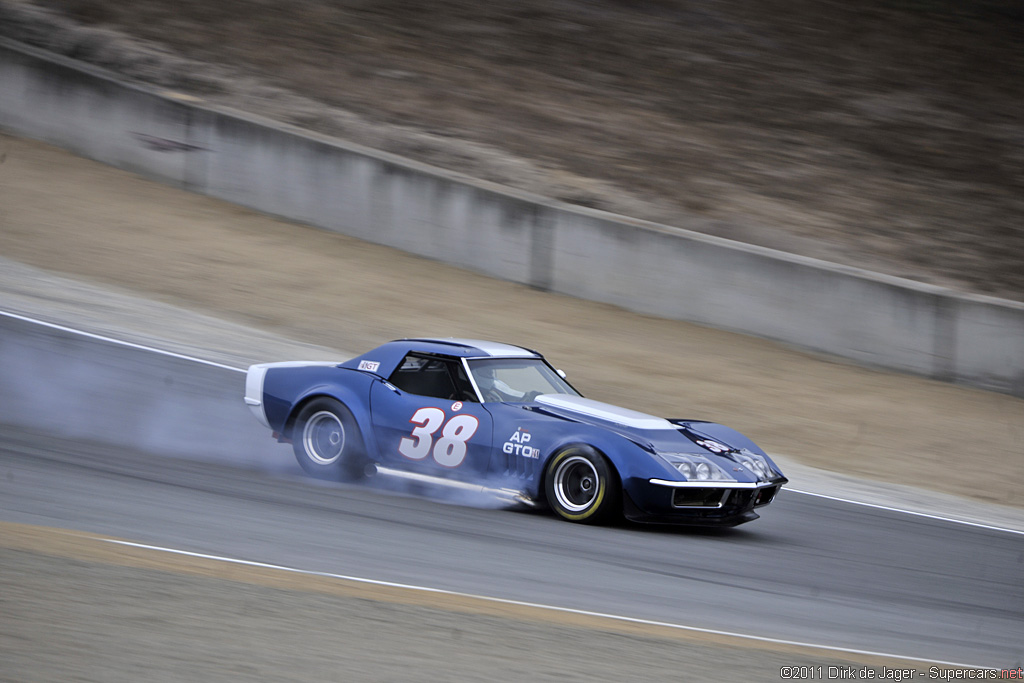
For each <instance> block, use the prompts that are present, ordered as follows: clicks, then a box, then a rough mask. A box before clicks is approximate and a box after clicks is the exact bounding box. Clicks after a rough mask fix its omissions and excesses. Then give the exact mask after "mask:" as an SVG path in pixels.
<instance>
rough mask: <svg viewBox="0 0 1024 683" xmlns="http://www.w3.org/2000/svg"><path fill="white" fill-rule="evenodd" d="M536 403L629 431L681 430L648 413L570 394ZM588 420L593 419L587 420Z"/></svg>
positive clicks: (545, 397)
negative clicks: (608, 423)
mask: <svg viewBox="0 0 1024 683" xmlns="http://www.w3.org/2000/svg"><path fill="white" fill-rule="evenodd" d="M534 401H536V402H537V403H539V404H540V405H542V406H545V407H549V408H556V409H559V410H564V411H566V412H569V413H572V414H573V415H575V416H577V417H579V418H580V419H582V420H584V421H587V422H591V421H593V420H599V421H601V422H610V423H612V424H615V425H618V426H620V427H625V428H627V429H641V430H644V431H650V430H662V429H665V430H673V431H674V430H677V429H679V427H678V426H676V425H674V424H672V423H671V422H669V421H668V420H666V419H664V418H661V417H655V416H654V415H648V414H647V413H641V412H639V411H636V410H629V409H628V408H620V407H619V406H613V405H611V404H610V403H602V402H601V401H595V400H593V399H590V398H583V397H582V396H572V395H570V394H541V395H540V396H538V397H537V398H535V399H534ZM586 418H591V419H590V420H587V419H586Z"/></svg>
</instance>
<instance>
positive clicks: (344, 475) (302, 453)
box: [292, 398, 369, 481]
mask: <svg viewBox="0 0 1024 683" xmlns="http://www.w3.org/2000/svg"><path fill="white" fill-rule="evenodd" d="M292 444H293V448H294V450H295V459H296V460H298V461H299V465H301V466H302V469H303V470H305V471H306V474H309V475H311V476H314V477H316V478H318V479H329V480H333V481H355V480H357V479H361V478H363V477H365V476H366V473H367V468H368V466H369V461H368V460H367V458H366V451H365V449H364V446H363V438H362V434H361V433H360V432H359V426H358V425H357V424H356V420H355V418H354V417H353V416H352V412H351V411H350V410H349V409H348V408H346V407H345V405H344V404H342V403H341V402H339V401H336V400H334V399H332V398H318V399H314V400H312V401H310V402H309V403H307V404H306V405H305V406H303V407H302V409H301V410H300V411H299V414H298V416H297V417H296V418H295V426H294V428H293V429H292Z"/></svg>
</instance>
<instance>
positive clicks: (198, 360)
mask: <svg viewBox="0 0 1024 683" xmlns="http://www.w3.org/2000/svg"><path fill="white" fill-rule="evenodd" d="M0 315H5V316H7V317H8V318H15V319H17V320H21V321H24V322H28V323H34V324H36V325H42V326H43V327H49V328H50V329H53V330H60V331H61V332H70V333H72V334H77V335H80V336H82V337H88V338H89V339H97V340H99V341H104V342H107V343H110V344H117V345H118V346H126V347H128V348H130V349H137V350H139V351H149V352H151V353H157V354H160V355H161V356H170V357H171V358H180V359H181V360H189V361H192V362H194V363H202V364H203V365H210V366H212V367H215V368H221V369H223V370H233V371H235V372H245V369H244V368H236V367H233V366H231V365H224V364H222V363H215V362H214V361H212V360H204V359H202V358H196V357H194V356H186V355H185V354H182V353H174V352H173V351H165V350H163V349H158V348H156V347H153V346H143V345H142V344H136V343H134V342H129V341H124V340H123V339H115V338H113V337H105V336H103V335H102V334H95V333H93V332H86V331H85V330H77V329H75V328H73V327H65V326H64V325H57V324H55V323H48V322H46V321H45V320H38V319H36V318H29V317H28V316H24V315H19V314H17V313H10V312H8V311H0Z"/></svg>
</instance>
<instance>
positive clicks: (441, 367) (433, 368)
mask: <svg viewBox="0 0 1024 683" xmlns="http://www.w3.org/2000/svg"><path fill="white" fill-rule="evenodd" d="M388 381H389V382H391V383H392V384H394V385H395V386H396V387H398V388H399V389H401V390H402V391H407V392H409V393H410V394H417V395H419V396H432V397H434V398H441V399H446V400H453V401H463V400H474V399H473V398H471V397H472V395H473V394H472V388H471V385H470V384H469V381H468V380H467V379H466V375H465V372H463V370H462V364H461V363H459V362H458V361H456V360H451V359H446V358H436V357H431V356H420V355H416V354H412V353H410V354H409V355H408V356H406V357H405V358H404V359H403V360H402V363H401V364H400V365H399V366H398V368H397V369H396V370H395V371H394V372H393V373H391V377H389V378H388ZM467 390H468V393H467Z"/></svg>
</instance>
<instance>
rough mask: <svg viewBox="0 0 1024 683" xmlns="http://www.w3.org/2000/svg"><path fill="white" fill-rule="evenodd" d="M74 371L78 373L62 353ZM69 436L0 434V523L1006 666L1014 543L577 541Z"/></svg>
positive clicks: (893, 519)
mask: <svg viewBox="0 0 1024 683" xmlns="http://www.w3.org/2000/svg"><path fill="white" fill-rule="evenodd" d="M50 338H51V335H50V334H47V335H42V336H40V337H38V338H37V339H36V340H35V341H34V342H32V343H31V344H29V346H31V347H32V348H33V350H34V351H35V352H38V353H40V354H44V355H47V354H48V356H47V357H49V360H48V361H45V362H42V363H41V365H40V367H41V366H43V365H45V366H46V367H49V368H50V369H51V370H52V371H54V372H53V375H54V376H55V377H56V376H62V377H65V378H67V377H68V376H69V375H77V376H78V379H79V380H81V379H82V373H83V370H82V368H81V367H78V368H77V369H76V370H75V371H74V372H68V371H67V370H66V369H62V368H60V367H59V364H60V363H61V362H62V361H61V359H62V358H63V359H65V360H67V359H69V358H71V357H72V356H71V355H69V354H68V353H67V352H68V348H67V343H68V342H67V340H66V339H65V340H59V341H58V342H55V344H56V347H55V348H56V349H57V351H58V352H57V353H55V354H53V353H50V351H49V350H47V349H46V348H43V347H45V343H44V341H43V340H45V339H50ZM6 341H7V342H8V343H10V337H9V336H8V337H7V340H6ZM76 343H79V344H88V345H89V346H90V348H91V349H92V353H94V354H99V357H101V358H104V359H106V361H104V362H101V363H99V364H98V365H100V366H103V365H105V367H106V371H109V372H113V373H118V372H120V374H119V375H118V379H117V390H118V392H120V393H121V394H122V397H123V399H124V400H126V401H129V402H130V401H132V400H133V398H134V397H144V398H145V401H142V398H139V400H140V401H142V402H149V401H150V398H149V397H150V396H151V394H152V392H153V385H154V377H157V378H159V377H163V379H164V381H163V383H162V384H160V386H162V387H163V388H164V389H165V390H166V392H165V393H166V394H167V395H168V400H172V399H173V400H178V399H180V397H181V396H198V395H204V396H212V397H213V398H210V399H209V400H210V401H212V402H213V403H211V404H210V405H217V406H220V404H221V403H223V404H224V405H223V406H220V407H216V408H212V409H211V407H210V405H205V406H200V407H199V408H198V409H200V410H202V411H204V412H205V413H206V414H208V415H209V414H211V413H216V412H217V411H219V410H223V411H227V412H230V414H231V415H232V416H234V415H235V414H236V412H237V413H238V414H239V415H241V416H242V417H245V416H246V415H245V411H244V408H242V407H240V403H241V402H240V399H239V400H237V403H236V402H235V400H236V399H235V397H240V395H241V375H239V374H238V373H237V372H233V371H231V370H229V369H227V368H224V367H218V366H213V365H201V364H198V363H194V362H191V361H188V360H185V359H180V358H175V359H168V358H166V357H160V356H157V355H155V354H151V353H149V352H146V351H144V350H140V349H128V348H123V347H115V346H113V345H110V344H107V343H106V342H103V341H101V340H97V339H90V340H86V341H79V342H76ZM7 351H8V352H9V351H10V349H7ZM86 355H87V356H88V354H86ZM73 356H74V357H75V358H77V359H78V360H76V361H75V362H76V363H78V364H79V365H80V364H81V358H82V354H81V353H80V349H77V350H76V351H75V353H74V354H73ZM35 362H36V363H37V364H38V363H40V361H39V359H36V361H35ZM68 362H70V361H68ZM169 362H171V363H173V364H174V365H173V367H171V366H168V365H167V363H169ZM26 365H27V367H29V368H31V367H33V362H27V363H26ZM122 368H130V369H131V372H128V373H124V372H123V371H121V369H122ZM168 373H170V374H168ZM168 377H172V378H173V381H168ZM9 386H10V385H9ZM48 400H57V399H56V398H55V397H54V396H50V397H48ZM229 404H230V405H229ZM156 409H157V410H158V412H159V406H157V407H156ZM90 410H95V411H101V412H102V413H103V419H104V420H110V419H112V416H111V415H110V412H111V409H110V407H109V406H105V405H103V403H102V401H96V402H94V404H93V405H91V406H90V405H82V404H81V401H79V404H78V407H77V408H76V412H77V413H78V414H77V415H76V420H78V421H79V422H81V421H83V419H84V418H83V415H85V416H86V417H87V414H88V412H89V411H90ZM120 410H121V409H115V410H114V412H115V413H117V412H119V411H120ZM2 414H4V415H5V416H10V415H11V414H12V413H11V412H10V411H9V410H4V411H3V413H2ZM214 417H215V416H214ZM46 419H49V420H51V421H52V423H51V424H49V425H47V424H46ZM168 419H171V420H174V419H178V420H181V421H182V422H181V424H177V425H174V424H171V425H163V426H159V427H154V426H153V425H150V426H149V430H150V431H152V430H154V429H156V430H158V431H159V430H165V431H163V432H161V434H162V436H161V440H163V441H166V440H168V439H170V440H172V441H173V436H168V434H173V433H174V431H175V429H178V430H180V432H181V434H182V436H183V438H182V440H181V443H183V444H184V443H189V442H190V440H189V438H188V432H189V429H190V428H191V427H190V423H191V422H195V421H196V419H195V417H194V416H189V415H187V414H179V415H176V416H170V417H168ZM250 419H251V418H250ZM86 421H87V420H86ZM214 421H215V420H214ZM215 426H216V425H214V427H215ZM76 429H77V428H72V426H69V424H68V420H67V409H66V408H65V409H58V410H55V411H53V412H52V413H51V414H50V415H49V416H48V417H46V418H44V419H43V420H42V421H41V422H39V423H37V424H34V425H30V426H29V427H27V428H25V427H21V426H11V425H7V426H3V427H2V428H0V434H2V437H0V468H2V472H0V475H2V476H0V519H2V520H3V521H6V522H16V523H24V524H34V525H42V526H47V527H57V528H66V529H75V530H80V531H85V532H90V533H95V534H101V535H109V536H114V537H119V538H124V539H130V540H132V541H134V542H137V543H141V544H146V545H152V546H159V547H166V548H172V549H177V550H181V551H186V552H192V553H200V554H204V555H212V556H217V557H229V558H236V559H240V560H245V561H251V562H258V563H266V564H270V565H279V566H285V567H290V568H297V569H301V570H304V571H310V572H323V573H328V574H334V575H342V576H349V577H360V578H366V579H371V580H375V581H384V582H393V583H398V584H404V585H413V586H422V587H429V588H434V589H440V590H446V591H453V592H457V593H463V594H472V595H481V596H489V597H493V598H499V599H505V600H514V601H522V602H528V603H534V604H540V605H546V606H555V607H563V608H568V609H574V610H582V611H586V612H597V613H602V614H612V615H620V616H625V617H629V618H635V619H643V620H651V621H655V622H660V623H669V624H678V625H683V626H689V627H696V628H699V629H710V630H718V631H726V632H731V633H739V634H745V635H749V636H755V637H760V638H767V639H777V640H784V641H796V642H801V643H811V644H817V645H822V646H825V647H831V648H839V649H843V650H858V651H866V652H876V653H885V654H891V655H896V656H900V657H907V658H917V659H922V660H934V661H941V662H952V663H957V664H966V665H978V666H990V667H995V668H1007V667H1016V666H1018V665H1020V664H1021V662H1022V661H1024V620H1022V618H1021V615H1022V614H1024V580H1022V577H1024V537H1022V536H1021V535H1020V534H1019V533H1012V532H1008V531H1000V530H996V529H984V528H978V527H971V526H966V525H962V524H957V523H954V522H950V521H943V520H938V519H931V518H923V517H918V516H910V515H906V514H903V513H900V512H898V511H892V510H882V509H877V508H869V507H864V506H858V505H854V504H851V503H846V502H841V501H836V500H829V499H824V498H817V497H810V496H804V495H800V494H797V493H793V492H787V491H784V492H783V493H782V494H781V495H780V497H779V498H778V499H777V501H776V502H775V503H774V504H773V505H772V506H771V507H770V508H768V509H767V510H766V511H765V514H764V515H763V518H762V519H761V520H758V521H756V522H754V523H752V524H749V525H746V526H743V527H740V528H737V529H733V530H724V531H695V530H685V529H668V530H667V529H654V528H647V527H635V526H632V527H623V528H591V527H584V526H576V525H570V524H566V523H564V522H560V521H558V520H556V519H554V518H552V517H549V516H547V515H544V514H538V513H533V512H523V511H514V510H506V509H488V508H487V507H471V506H468V505H465V504H455V503H452V502H446V501H442V500H439V493H438V492H437V491H435V490H433V489H423V490H422V491H419V492H418V493H421V494H426V495H425V496H409V495H403V494H396V493H394V492H390V491H386V490H383V489H382V486H383V484H381V483H378V484H376V485H374V486H369V487H340V486H326V485H321V484H317V483H314V482H311V481H310V480H308V479H304V478H302V477H301V476H300V475H299V473H298V471H297V467H296V466H295V465H294V464H293V462H292V461H291V455H290V452H289V450H288V448H287V447H284V446H277V445H275V444H273V443H272V442H271V441H270V440H269V439H266V441H265V444H266V445H265V446H260V447H259V449H260V453H259V454H253V453H251V452H247V453H246V454H245V455H244V457H243V456H242V455H241V454H239V457H238V458H230V457H225V456H223V454H222V453H223V452H225V451H222V450H217V449H210V450H208V451H206V452H204V453H202V454H195V453H182V454H179V455H182V456H184V457H166V456H167V455H169V454H170V453H168V452H167V450H166V449H164V450H162V451H161V449H157V448H152V447H150V446H149V445H145V444H146V442H144V441H139V440H138V439H135V438H133V439H130V440H128V442H127V445H125V444H124V443H122V444H120V445H113V446H112V445H110V444H109V443H107V444H104V443H100V442H99V441H95V440H90V439H84V438H82V436H81V432H80V431H78V432H76ZM126 429H127V427H126ZM243 430H244V433H241V432H242V431H243ZM129 431H130V430H129ZM229 431H231V432H233V433H232V434H230V435H229V441H228V443H229V444H230V442H231V441H232V440H233V441H234V442H235V443H237V444H238V446H237V448H239V449H245V450H247V451H249V450H251V449H252V447H251V446H249V445H248V444H250V443H256V442H257V440H258V439H260V438H261V437H263V436H264V435H262V433H261V427H260V426H259V425H258V424H256V422H255V421H254V420H253V421H252V423H251V425H246V424H245V423H243V422H239V423H238V424H237V425H235V424H232V425H231V426H230V430H229ZM132 443H139V444H143V445H142V446H135V445H131V444H132ZM260 443H263V442H260ZM227 448H228V450H230V446H227ZM171 450H172V451H173V448H172V449H171ZM157 451H161V452H160V453H159V454H158V453H157ZM190 457H194V458H196V459H187V458H190ZM462 502H463V503H466V502H474V503H476V504H478V505H479V504H480V503H481V502H482V501H481V500H474V501H468V500H464V501H462Z"/></svg>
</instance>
